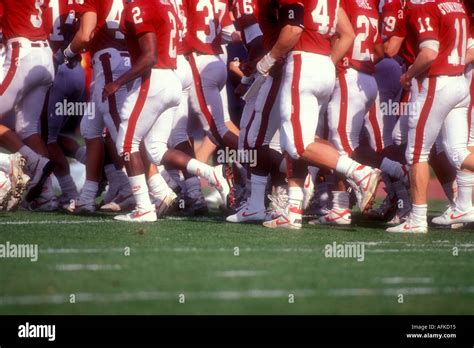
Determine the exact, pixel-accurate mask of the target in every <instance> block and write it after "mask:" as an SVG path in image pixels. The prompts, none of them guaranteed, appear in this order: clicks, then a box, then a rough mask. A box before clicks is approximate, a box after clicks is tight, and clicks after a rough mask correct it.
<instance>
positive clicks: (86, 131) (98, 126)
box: [80, 115, 104, 140]
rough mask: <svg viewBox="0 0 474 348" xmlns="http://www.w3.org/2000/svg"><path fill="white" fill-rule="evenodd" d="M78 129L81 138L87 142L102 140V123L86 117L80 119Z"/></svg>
mask: <svg viewBox="0 0 474 348" xmlns="http://www.w3.org/2000/svg"><path fill="white" fill-rule="evenodd" d="M96 117H97V115H96ZM80 128H81V135H82V137H83V138H84V139H87V140H91V139H96V138H102V133H103V131H104V125H103V123H102V122H97V120H96V119H95V118H89V117H87V116H86V117H83V118H82V121H81V126H80Z"/></svg>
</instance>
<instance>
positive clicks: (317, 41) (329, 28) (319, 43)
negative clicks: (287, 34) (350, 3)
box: [279, 0, 339, 55]
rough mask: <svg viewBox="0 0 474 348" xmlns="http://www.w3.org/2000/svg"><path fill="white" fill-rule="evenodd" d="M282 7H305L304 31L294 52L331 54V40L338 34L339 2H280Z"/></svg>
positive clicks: (293, 0) (306, 0) (322, 0)
mask: <svg viewBox="0 0 474 348" xmlns="http://www.w3.org/2000/svg"><path fill="white" fill-rule="evenodd" d="M279 2H280V5H284V4H302V5H303V6H304V29H303V33H302V34H301V37H300V39H299V41H298V43H297V44H296V45H295V47H294V48H293V50H294V51H305V52H311V53H317V54H323V55H330V54H331V42H330V38H331V36H333V35H334V34H335V32H336V20H337V11H338V10H339V0H280V1H279Z"/></svg>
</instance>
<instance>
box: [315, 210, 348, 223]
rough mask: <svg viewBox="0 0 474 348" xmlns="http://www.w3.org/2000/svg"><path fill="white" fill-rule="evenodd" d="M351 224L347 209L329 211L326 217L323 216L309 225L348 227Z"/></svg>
mask: <svg viewBox="0 0 474 348" xmlns="http://www.w3.org/2000/svg"><path fill="white" fill-rule="evenodd" d="M351 222H352V219H351V211H350V210H349V209H345V210H342V209H341V210H337V209H331V210H330V211H329V213H328V214H327V215H323V216H321V217H320V218H319V219H316V220H312V221H310V222H309V223H310V224H311V225H350V224H351Z"/></svg>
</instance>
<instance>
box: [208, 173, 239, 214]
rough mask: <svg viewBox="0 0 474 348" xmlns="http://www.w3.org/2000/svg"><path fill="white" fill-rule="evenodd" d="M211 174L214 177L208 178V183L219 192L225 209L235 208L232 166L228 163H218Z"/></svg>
mask: <svg viewBox="0 0 474 348" xmlns="http://www.w3.org/2000/svg"><path fill="white" fill-rule="evenodd" d="M213 175H214V178H210V181H209V184H211V185H213V186H214V187H215V188H216V190H217V191H218V192H219V194H220V195H221V198H222V201H223V202H224V204H225V206H226V208H227V209H229V210H232V209H235V191H234V184H233V175H232V168H230V166H229V165H218V166H217V167H214V169H213Z"/></svg>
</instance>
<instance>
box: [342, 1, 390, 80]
mask: <svg viewBox="0 0 474 348" xmlns="http://www.w3.org/2000/svg"><path fill="white" fill-rule="evenodd" d="M341 7H342V8H343V9H344V10H345V11H346V13H347V16H348V17H349V20H350V21H351V23H352V27H353V29H354V33H355V35H356V37H355V39H354V43H353V45H352V47H351V48H350V49H349V51H348V53H347V54H346V56H345V57H344V58H343V59H342V61H341V62H340V63H339V66H338V68H342V69H344V68H349V67H352V68H354V69H356V70H358V71H361V72H364V73H367V74H373V73H374V72H375V65H374V54H375V45H377V44H381V43H382V39H381V38H380V35H379V12H378V9H377V1H376V0H358V1H354V0H342V1H341Z"/></svg>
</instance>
